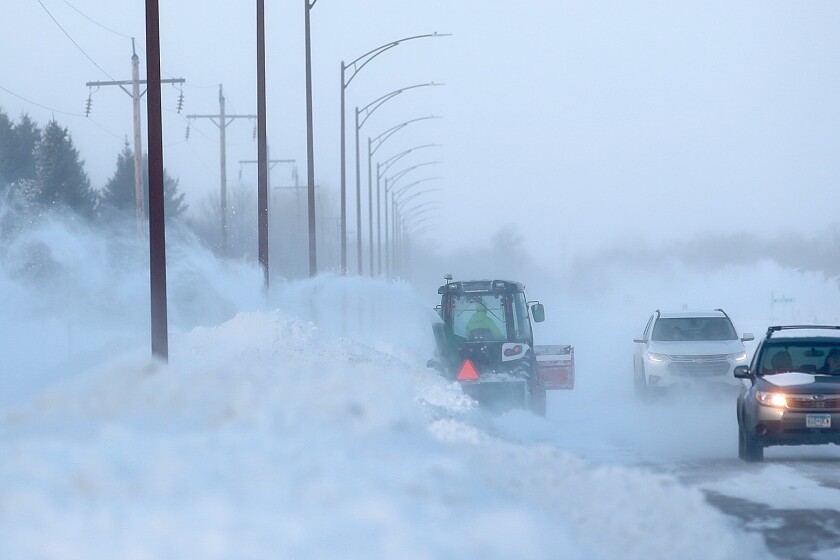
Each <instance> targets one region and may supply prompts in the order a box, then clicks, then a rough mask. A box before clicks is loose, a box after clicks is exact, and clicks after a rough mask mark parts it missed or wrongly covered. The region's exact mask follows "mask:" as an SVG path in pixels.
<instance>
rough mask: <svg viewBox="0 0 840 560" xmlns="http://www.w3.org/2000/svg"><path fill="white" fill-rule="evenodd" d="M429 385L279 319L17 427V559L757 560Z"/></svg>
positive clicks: (74, 390) (426, 379)
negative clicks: (496, 433) (497, 432)
mask: <svg viewBox="0 0 840 560" xmlns="http://www.w3.org/2000/svg"><path fill="white" fill-rule="evenodd" d="M487 426H488V421H487V420H486V419H482V418H481V415H480V414H479V413H478V412H477V411H475V410H474V408H473V407H472V406H471V403H470V402H469V401H467V400H465V399H464V397H463V395H462V394H460V392H459V391H458V389H457V388H456V387H453V386H451V385H449V384H448V383H446V382H444V381H443V380H441V379H440V378H439V377H438V376H436V375H434V374H433V373H430V372H429V371H427V370H425V369H424V368H421V367H417V366H412V365H410V364H406V363H403V362H399V361H397V360H395V359H393V358H390V357H388V356H386V355H383V354H381V353H379V352H377V351H375V350H372V349H370V348H368V347H364V346H360V345H358V344H356V343H353V342H352V341H349V340H346V339H335V338H329V337H324V336H321V334H320V333H319V331H318V330H317V329H316V328H315V327H313V326H312V325H311V324H304V323H301V322H298V321H295V320H293V319H290V318H289V317H287V316H285V315H283V314H282V313H280V312H278V311H274V312H252V313H242V314H239V315H237V316H236V317H235V318H234V319H232V320H230V321H228V322H226V323H224V324H222V325H220V326H218V327H214V328H207V327H199V328H196V329H194V330H193V331H191V332H189V333H185V334H182V335H179V336H177V337H175V338H174V340H173V344H172V360H171V363H170V365H169V366H162V365H160V364H157V363H153V362H148V361H146V360H144V359H142V358H139V357H138V358H124V359H115V360H113V361H111V362H110V363H108V364H105V365H103V366H101V367H97V368H94V369H93V370H90V371H88V372H86V373H84V374H81V375H78V376H76V377H73V378H72V379H68V380H67V381H66V382H61V383H56V384H53V385H50V386H49V387H45V388H44V389H43V390H42V391H40V392H39V393H38V394H37V395H36V396H35V397H34V398H33V399H32V400H31V401H29V402H27V403H25V404H23V405H20V406H15V407H9V408H6V409H5V410H4V411H3V417H2V452H0V512H2V521H3V522H2V523H1V524H0V542H3V543H4V550H5V554H8V557H10V558H84V559H99V558H102V559H105V558H114V557H115V555H116V556H118V557H121V558H204V559H206V558H254V559H258V558H266V557H279V558H292V557H294V558H372V557H373V558H452V557H465V558H557V557H563V558H599V557H600V558H615V557H624V558H674V557H679V558H743V557H744V554H747V557H749V554H750V551H752V552H755V549H752V548H750V547H748V546H747V544H748V543H739V541H738V540H737V537H736V535H735V533H734V532H732V531H731V529H729V528H728V526H727V523H726V520H725V519H724V518H723V517H722V516H720V515H718V514H717V513H716V512H715V511H714V510H712V509H711V508H710V507H709V506H707V505H706V504H705V502H704V500H703V498H702V496H701V495H700V494H699V492H697V491H694V490H688V489H685V488H682V487H680V486H678V485H677V484H676V483H675V482H674V481H673V480H670V479H668V478H664V477H661V476H654V475H651V474H646V473H644V472H641V471H636V470H628V469H624V468H619V467H598V468H592V467H591V466H590V465H588V464H586V463H585V462H584V461H583V460H581V459H578V458H576V457H575V456H573V455H571V454H568V453H565V452H562V451H558V450H556V449H550V448H543V447H527V446H522V445H518V444H515V443H511V442H505V441H501V440H499V439H496V438H494V437H493V436H492V435H490V433H489V432H488V429H487Z"/></svg>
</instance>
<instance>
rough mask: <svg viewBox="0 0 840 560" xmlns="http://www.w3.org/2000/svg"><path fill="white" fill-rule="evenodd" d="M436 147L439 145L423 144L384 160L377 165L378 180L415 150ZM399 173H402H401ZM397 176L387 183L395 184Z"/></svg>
mask: <svg viewBox="0 0 840 560" xmlns="http://www.w3.org/2000/svg"><path fill="white" fill-rule="evenodd" d="M438 146H440V144H423V145H422V146H414V147H413V148H409V149H407V150H404V151H402V152H400V153H398V154H397V155H394V156H391V157H389V158H388V159H386V160H385V161H383V162H381V163H380V164H378V165H377V169H379V175H378V178H379V179H381V178H382V177H384V176H385V173H387V172H388V170H389V169H390V168H391V167H392V166H393V165H394V164H395V163H397V162H398V161H399V160H401V159H402V158H404V157H405V156H407V155H408V154H410V153H411V152H414V151H416V150H423V149H425V148H435V147H438ZM437 163H440V162H437ZM400 173H402V171H401V172H400ZM397 175H399V174H397ZM397 175H395V176H393V177H391V178H390V179H389V181H390V182H392V183H394V182H396V181H397V179H398V178H399V177H397Z"/></svg>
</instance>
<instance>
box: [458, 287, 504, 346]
mask: <svg viewBox="0 0 840 560" xmlns="http://www.w3.org/2000/svg"><path fill="white" fill-rule="evenodd" d="M451 305H452V307H451V313H452V334H454V335H455V336H458V337H461V338H464V339H466V340H467V341H480V340H506V339H507V334H506V333H507V326H506V324H505V308H504V296H503V295H501V294H483V295H477V294H464V295H453V296H452V301H451Z"/></svg>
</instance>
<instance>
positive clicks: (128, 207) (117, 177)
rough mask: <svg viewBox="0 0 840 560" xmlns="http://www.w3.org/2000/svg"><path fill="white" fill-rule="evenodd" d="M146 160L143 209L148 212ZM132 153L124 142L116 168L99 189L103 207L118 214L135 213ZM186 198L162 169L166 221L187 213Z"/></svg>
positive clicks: (145, 161)
mask: <svg viewBox="0 0 840 560" xmlns="http://www.w3.org/2000/svg"><path fill="white" fill-rule="evenodd" d="M148 170H149V161H148V158H147V157H146V156H143V208H144V209H145V213H146V215H147V216H148V213H149V171H148ZM134 190H135V189H134V152H133V151H132V150H131V148H129V147H128V143H127V142H126V144H125V146H124V147H123V150H122V152H120V154H119V156H117V169H116V171H115V172H114V175H113V177H111V178H110V179H109V180H108V182H107V183H106V185H105V188H104V189H103V190H102V204H103V205H105V206H108V207H112V208H115V209H116V210H118V211H126V212H128V211H134V209H135V207H136V203H135V193H134ZM185 197H186V195H184V194H179V193H178V180H177V179H173V178H172V177H171V176H170V175H169V173H167V172H166V170H165V169H164V170H163V204H164V214H165V216H166V219H175V218H178V217H180V216H181V215H182V214H183V213H184V212H186V210H187V205H186V204H185V203H184V198H185Z"/></svg>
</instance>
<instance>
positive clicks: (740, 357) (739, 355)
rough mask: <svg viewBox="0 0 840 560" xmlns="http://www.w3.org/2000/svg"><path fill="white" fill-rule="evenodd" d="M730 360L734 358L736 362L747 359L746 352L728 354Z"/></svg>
mask: <svg viewBox="0 0 840 560" xmlns="http://www.w3.org/2000/svg"><path fill="white" fill-rule="evenodd" d="M729 359H730V360H735V361H736V362H743V361H744V360H746V359H747V353H746V352H736V353H735V354H729Z"/></svg>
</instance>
